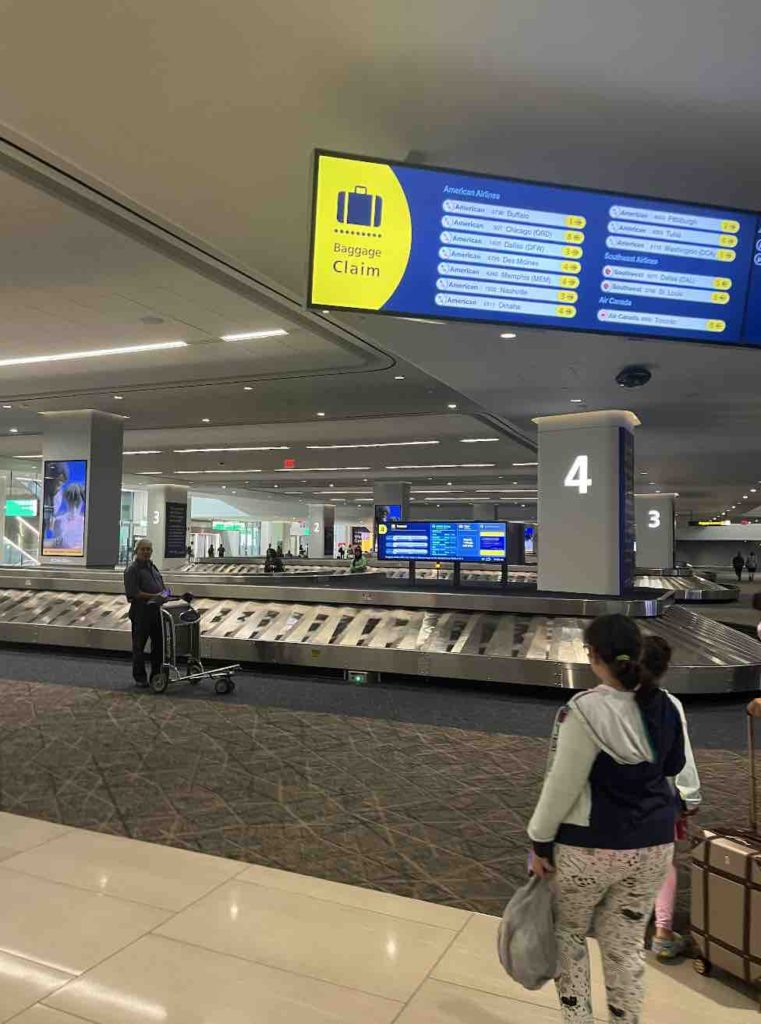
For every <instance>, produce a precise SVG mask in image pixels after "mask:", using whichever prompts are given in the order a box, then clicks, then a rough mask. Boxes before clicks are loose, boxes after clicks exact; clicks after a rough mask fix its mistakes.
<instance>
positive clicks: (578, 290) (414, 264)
mask: <svg viewBox="0 0 761 1024" xmlns="http://www.w3.org/2000/svg"><path fill="white" fill-rule="evenodd" d="M309 265H310V275H309V291H308V300H307V304H308V305H309V306H310V307H313V308H318V309H324V308H329V309H335V310H354V311H360V312H375V313H385V314H391V315H396V316H408V317H419V318H430V319H435V320H465V321H474V322H483V323H496V324H510V325H522V324H525V325H529V326H534V327H542V328H548V327H549V328H560V329H562V330H578V331H586V332H590V331H593V332H602V333H608V334H624V335H627V336H631V335H636V334H639V335H642V336H645V337H651V338H652V337H656V338H657V337H660V338H674V339H680V340H683V341H704V342H711V343H714V344H716V343H723V344H730V345H751V346H756V345H761V219H760V218H759V215H758V214H756V213H750V212H747V211H740V210H728V209H723V208H718V207H712V206H696V205H694V204H689V203H679V202H675V201H671V200H665V199H650V198H642V197H639V196H629V195H623V194H614V193H608V192H593V191H589V190H585V189H576V188H566V187H565V186H557V185H544V184H538V183H535V182H526V181H517V180H514V179H506V178H494V177H487V176H483V175H481V176H477V175H473V174H466V173H465V172H462V171H451V170H443V169H439V168H430V167H416V166H414V165H412V164H399V163H389V162H386V161H382V160H374V159H366V158H361V157H355V156H346V155H343V154H338V153H326V152H318V153H316V155H315V166H314V195H313V205H312V241H311V254H310V264H309Z"/></svg>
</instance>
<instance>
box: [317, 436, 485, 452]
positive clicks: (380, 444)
mask: <svg viewBox="0 0 761 1024" xmlns="http://www.w3.org/2000/svg"><path fill="white" fill-rule="evenodd" d="M495 440H496V438H495ZM422 444H441V442H440V441H375V442H373V443H372V444H308V445H307V448H311V449H313V450H315V451H317V450H320V451H328V449H332V448H406V447H409V446H412V445H422Z"/></svg>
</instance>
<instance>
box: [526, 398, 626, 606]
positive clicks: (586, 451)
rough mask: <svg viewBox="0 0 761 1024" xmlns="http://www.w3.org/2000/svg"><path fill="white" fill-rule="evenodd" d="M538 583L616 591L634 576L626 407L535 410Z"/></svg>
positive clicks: (589, 590) (554, 587)
mask: <svg viewBox="0 0 761 1024" xmlns="http://www.w3.org/2000/svg"><path fill="white" fill-rule="evenodd" d="M534 422H535V423H536V424H537V426H538V428H539V529H540V532H541V536H542V550H541V558H540V560H539V590H548V591H560V592H562V593H582V594H600V595H614V594H615V595H621V594H623V593H624V592H626V591H627V590H629V589H630V588H631V586H632V582H633V577H634V490H633V484H634V435H633V431H634V428H635V427H636V426H638V425H639V420H638V419H637V417H636V416H635V415H634V413H632V412H626V411H621V410H609V411H605V412H588V413H578V414H576V415H567V416H540V417H538V418H537V419H535V420H534Z"/></svg>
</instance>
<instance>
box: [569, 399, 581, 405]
mask: <svg viewBox="0 0 761 1024" xmlns="http://www.w3.org/2000/svg"><path fill="white" fill-rule="evenodd" d="M570 402H571V404H572V405H581V404H582V403H583V402H584V399H583V398H571V399H570Z"/></svg>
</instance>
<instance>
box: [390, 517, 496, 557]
mask: <svg viewBox="0 0 761 1024" xmlns="http://www.w3.org/2000/svg"><path fill="white" fill-rule="evenodd" d="M378 558H379V559H382V560H383V559H386V560H388V559H397V560H402V561H413V560H414V561H419V562H504V561H505V559H506V558H507V523H454V522H449V523H428V522H426V523H399V522H390V523H382V524H381V525H380V526H379V527H378Z"/></svg>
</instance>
